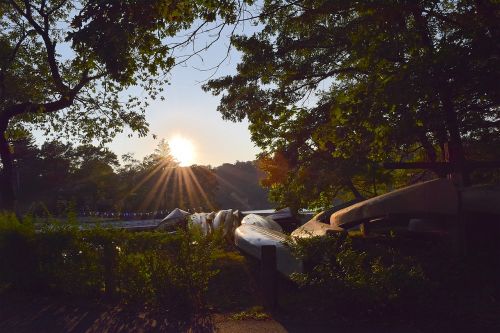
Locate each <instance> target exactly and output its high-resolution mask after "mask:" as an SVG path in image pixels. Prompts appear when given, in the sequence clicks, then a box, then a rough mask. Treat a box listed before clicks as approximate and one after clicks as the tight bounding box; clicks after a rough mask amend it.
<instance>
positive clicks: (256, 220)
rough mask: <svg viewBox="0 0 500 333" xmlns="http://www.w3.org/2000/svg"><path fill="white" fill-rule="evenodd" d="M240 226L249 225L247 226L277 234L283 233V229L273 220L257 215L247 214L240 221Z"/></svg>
mask: <svg viewBox="0 0 500 333" xmlns="http://www.w3.org/2000/svg"><path fill="white" fill-rule="evenodd" d="M241 224H242V225H243V224H249V225H255V226H258V227H262V228H266V229H270V230H274V231H278V232H283V229H282V228H281V226H280V225H279V224H278V223H276V222H275V221H274V220H273V219H271V218H269V217H263V216H260V215H257V214H248V215H247V216H245V217H244V218H243V220H241Z"/></svg>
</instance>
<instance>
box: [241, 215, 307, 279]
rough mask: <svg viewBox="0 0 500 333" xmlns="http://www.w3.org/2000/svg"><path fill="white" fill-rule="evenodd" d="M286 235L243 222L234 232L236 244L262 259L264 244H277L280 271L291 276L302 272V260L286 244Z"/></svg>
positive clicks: (247, 252)
mask: <svg viewBox="0 0 500 333" xmlns="http://www.w3.org/2000/svg"><path fill="white" fill-rule="evenodd" d="M285 241H286V235H285V234H283V233H281V232H277V231H275V230H270V229H266V228H262V227H260V226H257V225H251V224H242V225H241V226H239V227H238V228H237V229H236V231H235V233H234V242H235V244H236V246H237V247H238V248H239V249H241V250H242V251H243V252H245V253H246V254H248V255H251V256H252V257H254V258H257V259H259V260H260V256H261V247H262V246H263V245H274V246H276V265H277V269H278V271H279V272H281V273H282V274H284V275H286V276H289V275H290V274H292V273H300V272H302V262H301V261H300V260H298V259H297V258H295V257H294V256H293V255H292V253H291V251H290V249H289V248H288V247H287V246H286V245H285V244H284V243H285Z"/></svg>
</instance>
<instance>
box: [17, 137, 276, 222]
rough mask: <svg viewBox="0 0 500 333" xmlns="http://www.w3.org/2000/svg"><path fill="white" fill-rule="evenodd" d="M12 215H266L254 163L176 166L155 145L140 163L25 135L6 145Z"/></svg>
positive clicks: (95, 148)
mask: <svg viewBox="0 0 500 333" xmlns="http://www.w3.org/2000/svg"><path fill="white" fill-rule="evenodd" d="M12 149H13V154H12V156H13V166H14V167H13V171H14V172H13V173H14V191H15V194H16V197H17V198H18V209H19V211H22V212H24V213H26V212H30V213H33V214H36V215H41V216H44V215H46V214H51V215H56V216H57V215H61V214H66V213H67V212H68V210H74V211H75V213H78V214H80V215H88V214H90V213H92V214H97V213H101V214H102V213H104V212H106V213H108V214H109V215H111V214H110V213H114V214H118V213H121V214H123V213H132V214H133V213H135V214H142V213H152V212H159V211H162V212H164V213H165V212H167V211H171V210H172V209H174V208H176V207H179V208H182V209H185V210H197V211H210V210H214V209H220V208H234V209H251V208H254V209H259V208H268V207H269V203H268V202H267V192H266V191H265V190H264V189H263V188H262V187H261V186H260V185H259V179H260V178H261V176H262V175H261V173H260V172H259V171H258V169H257V168H256V164H255V162H237V163H236V164H228V163H226V164H224V165H222V166H220V167H215V168H213V167H211V166H200V165H192V166H190V167H179V164H178V162H177V161H175V159H174V158H173V157H172V155H171V154H170V149H169V146H168V143H167V142H166V141H165V140H161V141H160V142H159V144H158V146H157V147H156V149H155V150H154V151H153V152H152V153H150V154H148V155H146V156H145V157H144V158H143V159H142V160H138V159H136V158H134V156H133V155H132V154H125V155H123V156H121V158H118V156H117V155H116V154H115V153H114V152H112V151H111V150H109V149H108V148H106V147H103V146H95V145H90V144H82V145H75V144H73V143H65V142H61V141H57V140H52V141H46V142H44V143H43V144H42V145H41V146H38V145H37V144H36V143H35V140H34V138H33V137H32V136H29V135H27V136H25V137H24V138H21V139H18V140H15V141H13V142H12Z"/></svg>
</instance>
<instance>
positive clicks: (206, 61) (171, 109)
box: [108, 36, 259, 166]
mask: <svg viewBox="0 0 500 333" xmlns="http://www.w3.org/2000/svg"><path fill="white" fill-rule="evenodd" d="M210 38H212V36H202V37H201V38H200V40H198V41H197V42H196V43H197V44H196V46H201V45H204V44H203V43H206V42H207V41H208V39H210ZM228 42H229V40H228V39H227V38H222V39H221V40H220V41H219V42H218V43H216V44H215V45H213V46H212V47H210V48H209V50H208V51H205V52H204V53H202V54H201V57H196V58H192V59H191V60H190V61H189V62H188V63H187V64H186V65H183V66H177V67H175V68H174V70H173V71H172V72H171V76H170V77H171V79H170V83H171V84H170V85H169V86H167V87H165V94H164V96H165V100H164V101H160V100H157V101H154V102H153V103H151V104H150V106H149V107H148V109H147V111H146V119H147V121H148V122H149V125H150V126H149V129H150V133H149V135H148V136H147V137H145V138H138V137H137V135H134V137H132V138H129V137H128V136H127V135H128V134H129V133H130V132H127V131H126V132H124V133H123V134H120V135H118V136H117V137H116V138H115V139H114V140H113V142H112V143H110V144H108V147H109V148H110V149H111V150H113V151H114V152H115V153H116V154H117V155H119V156H120V155H122V154H125V153H134V156H135V158H138V159H142V158H143V157H144V156H145V155H147V154H150V153H152V152H153V150H154V148H155V147H156V145H157V144H158V142H159V141H160V140H161V139H163V138H164V139H166V140H167V141H168V140H171V139H172V138H174V137H179V136H180V137H183V138H184V139H186V140H189V141H191V143H192V146H193V148H194V154H193V159H192V164H199V165H212V166H218V165H221V164H223V163H234V162H236V161H250V160H254V159H255V157H256V155H257V154H258V153H259V149H258V148H257V147H255V146H254V144H253V143H252V142H251V140H250V132H249V130H248V122H246V121H244V122H241V123H233V122H230V121H226V120H223V119H222V115H221V114H220V113H219V112H218V111H217V106H218V103H219V99H220V97H215V96H213V95H212V94H210V93H208V92H204V91H203V90H202V89H201V86H202V84H203V82H202V81H206V80H207V79H208V78H209V77H210V75H211V74H213V71H212V72H210V71H201V70H200V69H209V68H211V67H213V66H215V65H217V64H218V63H220V62H221V61H222V60H223V59H224V58H225V56H226V52H227V45H228ZM239 59H240V57H239V54H238V53H237V51H235V50H232V51H231V53H230V56H229V57H228V59H227V60H225V61H224V62H223V63H222V64H221V66H220V67H219V69H218V70H217V72H216V73H215V75H214V78H216V77H219V76H223V75H228V74H234V73H235V71H236V70H235V69H236V65H237V63H238V61H239ZM153 134H155V135H156V136H157V139H156V140H155V139H153Z"/></svg>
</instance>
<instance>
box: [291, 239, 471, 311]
mask: <svg viewBox="0 0 500 333" xmlns="http://www.w3.org/2000/svg"><path fill="white" fill-rule="evenodd" d="M401 240H402V238H400V237H399V236H394V235H392V236H389V237H385V238H384V237H380V238H378V239H362V238H351V237H347V236H346V235H330V236H327V237H314V238H309V239H298V240H297V241H296V242H293V243H292V242H291V243H290V244H289V246H290V247H291V248H292V251H293V252H294V253H295V254H296V255H297V256H298V257H300V258H302V259H303V260H304V262H305V268H306V271H305V272H304V273H302V274H295V275H294V276H293V279H294V281H295V282H296V283H297V284H298V286H299V293H298V294H297V295H296V296H297V297H301V298H302V299H300V300H294V302H296V303H301V304H302V307H303V308H304V309H306V308H309V309H310V310H311V313H316V314H318V315H319V316H326V315H328V316H329V317H331V315H332V313H336V314H337V315H339V316H341V317H346V316H349V317H356V320H357V321H359V320H360V318H364V319H365V320H380V319H382V318H385V319H386V320H387V319H388V318H399V319H406V320H412V321H413V320H421V319H423V318H426V320H429V319H430V318H438V317H443V316H444V317H448V318H450V317H455V318H459V317H460V316H462V315H464V314H465V313H467V312H468V311H469V310H470V306H469V307H467V306H466V305H465V303H466V300H467V299H468V298H467V295H466V294H465V292H464V291H463V289H464V288H463V287H462V286H463V284H464V283H465V281H466V270H465V269H464V266H463V265H460V264H459V262H458V261H454V260H453V259H450V257H448V256H446V255H443V252H439V250H437V249H438V248H439V244H434V245H435V246H437V248H436V247H434V248H431V247H427V248H422V247H421V246H422V245H423V244H418V241H417V242H413V243H411V242H410V240H404V244H405V246H401V243H402V242H401ZM395 245H397V246H395ZM427 246H429V244H427ZM407 252H411V253H413V254H415V253H420V254H421V255H408V254H407ZM461 284H462V285H461ZM462 305H463V306H462Z"/></svg>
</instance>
